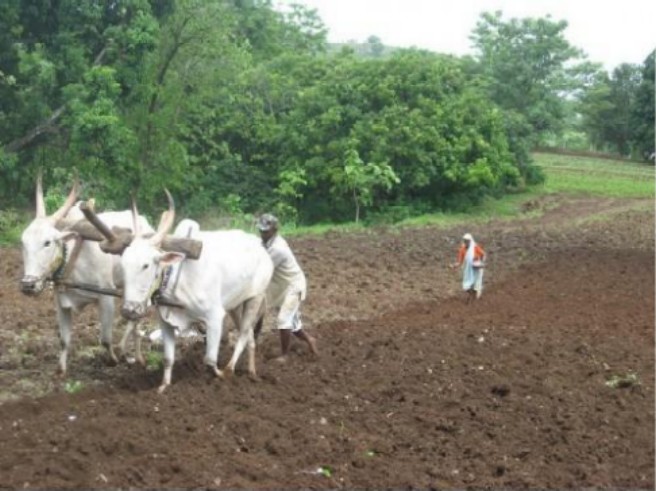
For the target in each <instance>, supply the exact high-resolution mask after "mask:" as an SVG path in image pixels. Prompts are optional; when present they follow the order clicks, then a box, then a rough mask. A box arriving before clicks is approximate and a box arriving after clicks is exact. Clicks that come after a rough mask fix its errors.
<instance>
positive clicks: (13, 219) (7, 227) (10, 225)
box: [0, 209, 25, 246]
mask: <svg viewBox="0 0 656 491" xmlns="http://www.w3.org/2000/svg"><path fill="white" fill-rule="evenodd" d="M24 228H25V219H24V218H23V217H21V214H20V213H19V212H18V211H16V210H13V209H5V210H0V245H3V246H4V245H13V244H16V243H17V242H18V241H19V240H20V236H21V233H22V232H23V229H24Z"/></svg>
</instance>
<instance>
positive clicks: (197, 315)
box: [121, 193, 273, 392]
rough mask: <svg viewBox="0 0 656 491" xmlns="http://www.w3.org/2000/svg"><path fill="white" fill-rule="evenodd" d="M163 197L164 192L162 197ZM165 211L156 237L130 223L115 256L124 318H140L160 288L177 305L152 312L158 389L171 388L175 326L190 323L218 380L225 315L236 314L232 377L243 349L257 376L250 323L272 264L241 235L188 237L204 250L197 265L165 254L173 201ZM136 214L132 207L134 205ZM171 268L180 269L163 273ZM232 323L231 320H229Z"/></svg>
mask: <svg viewBox="0 0 656 491" xmlns="http://www.w3.org/2000/svg"><path fill="white" fill-rule="evenodd" d="M167 195H168V193H167ZM168 197H169V210H168V211H167V212H165V213H164V215H163V216H162V220H161V222H160V226H159V227H158V231H157V233H156V234H155V236H153V237H150V238H145V237H143V236H141V234H140V233H139V230H138V226H136V225H135V238H134V239H133V240H132V242H131V243H130V245H129V246H128V247H127V248H126V249H125V251H124V252H123V255H122V256H121V266H122V271H123V275H124V285H125V288H124V297H123V306H122V309H121V313H122V314H123V316H124V317H126V318H128V319H132V320H135V319H138V318H141V317H142V316H144V315H145V314H146V311H147V309H148V307H149V306H150V304H151V297H152V293H153V292H154V291H155V290H157V289H160V290H161V291H163V292H164V295H165V296H166V299H167V300H169V301H172V302H175V303H178V304H181V305H183V308H176V307H164V306H159V307H158V309H157V310H158V314H159V320H160V328H161V329H162V335H163V336H162V337H163V343H164V375H163V379H162V384H161V386H160V387H159V391H160V392H162V391H164V390H165V389H166V387H168V386H169V385H170V384H171V373H172V370H173V363H174V360H175V329H176V328H177V329H179V330H180V331H181V332H185V331H186V330H187V329H188V328H189V327H190V325H191V324H192V323H197V322H201V323H203V324H204V325H205V327H206V348H205V349H206V351H205V358H204V362H205V364H206V365H209V366H210V367H211V368H212V370H213V371H214V373H215V374H216V375H217V376H218V377H223V372H222V371H221V370H219V369H218V367H217V362H218V357H219V344H220V341H221V334H222V331H223V320H224V318H225V315H226V312H227V311H235V313H236V314H237V317H236V319H237V320H238V322H239V325H238V330H239V337H238V339H237V342H236V344H235V348H234V351H233V354H232V357H231V359H230V362H229V363H228V365H227V367H226V371H227V374H231V373H234V370H235V366H236V364H237V361H238V360H239V357H240V355H241V353H242V351H243V350H244V347H246V346H247V347H248V371H249V374H250V376H251V377H253V378H256V377H257V374H256V370H255V336H254V329H253V328H254V324H255V322H256V320H257V319H258V317H259V316H260V315H261V312H262V304H263V302H264V301H265V300H264V298H265V291H266V289H267V286H268V285H269V282H270V280H271V276H272V274H273V262H272V261H271V258H270V257H269V254H268V253H267V252H266V250H265V249H264V247H263V246H262V243H261V241H260V239H259V238H258V237H256V236H254V235H251V234H247V233H245V232H243V231H241V230H229V231H214V232H207V231H196V230H194V235H193V238H194V239H196V240H200V241H201V242H202V243H203V252H202V254H201V255H200V257H199V258H198V260H195V261H184V259H185V255H184V254H181V253H178V252H165V251H162V250H161V249H160V245H161V242H162V240H163V238H164V236H165V235H166V233H167V232H168V231H169V230H170V229H171V226H172V225H173V221H174V219H175V210H174V206H173V200H172V198H171V196H170V195H168ZM133 215H134V216H135V217H136V216H137V215H136V207H135V206H133ZM169 266H174V267H175V268H179V269H178V270H173V271H172V270H170V269H168V270H167V268H168V267H169ZM165 274H166V275H167V276H168V277H169V278H175V280H173V281H175V288H171V285H167V284H164V283H166V280H165V279H164V275H165ZM233 318H235V317H233Z"/></svg>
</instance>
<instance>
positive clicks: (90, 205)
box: [80, 200, 116, 242]
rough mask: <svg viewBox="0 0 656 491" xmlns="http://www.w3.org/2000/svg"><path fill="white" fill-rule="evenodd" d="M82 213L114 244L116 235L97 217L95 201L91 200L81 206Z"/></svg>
mask: <svg viewBox="0 0 656 491" xmlns="http://www.w3.org/2000/svg"><path fill="white" fill-rule="evenodd" d="M80 211H82V213H84V216H85V217H86V219H87V220H89V222H91V224H92V225H93V226H94V227H96V229H97V230H98V232H100V233H101V234H103V236H104V237H105V238H106V239H107V240H108V241H110V242H113V241H115V240H116V235H115V234H114V233H113V232H112V231H111V230H110V229H109V227H108V226H107V225H106V224H105V222H103V221H102V220H101V219H100V218H99V217H98V215H96V212H95V210H94V201H93V200H89V201H84V202H82V203H81V204H80Z"/></svg>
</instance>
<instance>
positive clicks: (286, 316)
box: [257, 213, 318, 363]
mask: <svg viewBox="0 0 656 491" xmlns="http://www.w3.org/2000/svg"><path fill="white" fill-rule="evenodd" d="M257 228H258V230H259V231H260V237H261V238H262V243H263V244H264V247H265V248H266V250H267V251H268V253H269V255H270V256H271V259H272V260H273V266H274V270H273V277H272V278H271V284H270V285H269V288H268V289H267V302H268V303H269V305H271V306H273V307H276V308H278V318H277V327H278V331H279V332H280V347H281V350H282V353H281V355H280V356H279V357H278V358H276V360H277V361H279V362H282V363H284V362H286V361H287V358H288V356H289V346H290V344H291V339H292V334H294V335H295V336H296V337H297V338H299V339H301V340H303V341H305V342H306V343H307V345H308V347H309V348H310V351H311V352H312V354H313V355H314V356H318V352H317V343H316V341H315V339H314V338H313V337H312V336H310V335H309V334H308V333H306V332H305V331H304V330H303V324H302V323H301V315H300V307H301V302H302V301H303V300H305V293H306V288H307V286H306V280H305V274H304V273H303V270H302V269H301V268H300V266H299V265H298V262H297V261H296V257H294V253H293V252H292V250H291V249H290V248H289V245H288V244H287V241H286V240H285V239H283V238H282V237H281V236H280V235H279V234H278V219H277V218H276V217H275V216H273V215H271V214H269V213H265V214H264V215H262V216H260V218H259V219H258V221H257Z"/></svg>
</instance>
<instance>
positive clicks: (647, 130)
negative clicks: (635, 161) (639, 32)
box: [630, 50, 656, 163]
mask: <svg viewBox="0 0 656 491" xmlns="http://www.w3.org/2000/svg"><path fill="white" fill-rule="evenodd" d="M655 59H656V50H654V51H652V52H651V53H650V54H649V56H647V58H646V59H645V61H644V63H643V64H642V67H641V80H640V82H639V83H638V87H637V89H636V94H635V98H634V101H633V107H632V108H631V125H630V127H631V129H632V135H631V143H632V145H633V148H634V150H635V154H636V156H637V157H639V158H642V159H648V158H649V157H650V156H651V155H653V153H654V151H655V150H656V148H654V145H655V143H654V122H655V121H656V119H655V116H654V110H655V106H656V103H655V102H654V79H655V77H656V75H655V74H654V60H655ZM652 163H653V160H652Z"/></svg>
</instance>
